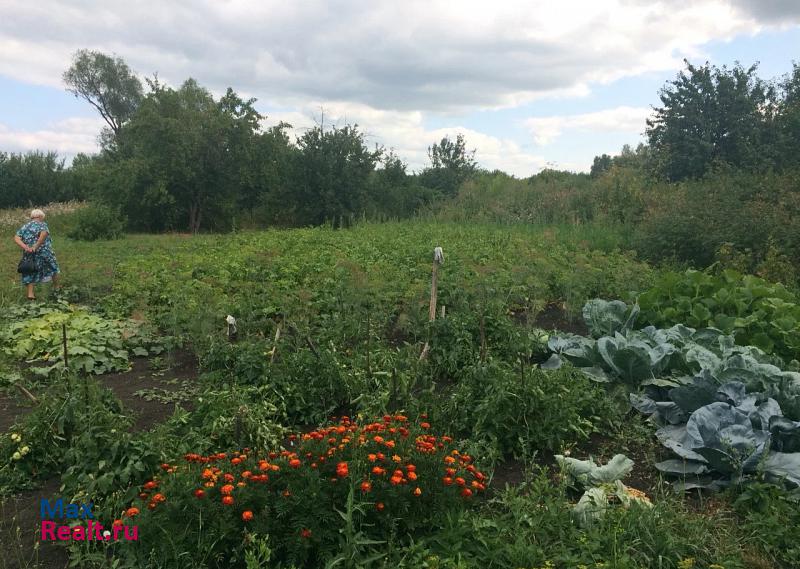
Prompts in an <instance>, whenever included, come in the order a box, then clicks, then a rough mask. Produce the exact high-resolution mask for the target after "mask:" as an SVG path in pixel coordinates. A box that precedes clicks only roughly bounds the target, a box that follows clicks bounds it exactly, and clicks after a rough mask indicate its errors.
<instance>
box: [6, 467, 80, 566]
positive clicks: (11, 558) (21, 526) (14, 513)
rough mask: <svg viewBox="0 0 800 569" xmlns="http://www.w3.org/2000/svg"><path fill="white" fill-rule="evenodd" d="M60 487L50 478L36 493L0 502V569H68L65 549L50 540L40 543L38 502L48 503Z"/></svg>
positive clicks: (33, 491)
mask: <svg viewBox="0 0 800 569" xmlns="http://www.w3.org/2000/svg"><path fill="white" fill-rule="evenodd" d="M60 485H61V480H60V479H59V478H58V477H55V478H50V479H49V480H46V481H45V482H44V484H43V485H42V487H41V488H39V489H37V490H30V491H28V492H23V493H22V494H20V495H19V496H15V497H14V498H8V499H5V500H0V569H17V568H20V569H22V568H23V567H25V568H27V567H38V568H42V569H55V568H60V569H63V568H65V567H67V564H68V563H69V556H68V554H67V550H66V548H64V547H63V546H59V545H57V544H55V543H54V542H51V541H39V529H40V525H41V523H42V518H41V517H40V512H39V503H40V501H41V499H42V498H47V499H48V500H51V499H53V497H54V496H58V489H59V486H60ZM36 544H38V545H39V548H38V550H37V548H36Z"/></svg>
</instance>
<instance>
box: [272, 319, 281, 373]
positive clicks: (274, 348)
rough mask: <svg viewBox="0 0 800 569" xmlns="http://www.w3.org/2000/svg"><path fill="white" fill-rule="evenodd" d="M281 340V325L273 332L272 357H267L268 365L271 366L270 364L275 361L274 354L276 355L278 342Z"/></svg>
mask: <svg viewBox="0 0 800 569" xmlns="http://www.w3.org/2000/svg"><path fill="white" fill-rule="evenodd" d="M280 339H281V325H280V324H278V328H277V329H276V330H275V339H274V340H273V341H272V355H270V357H269V365H272V362H274V361H275V354H277V353H278V340H280Z"/></svg>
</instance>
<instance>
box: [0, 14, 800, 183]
mask: <svg viewBox="0 0 800 569" xmlns="http://www.w3.org/2000/svg"><path fill="white" fill-rule="evenodd" d="M2 4H3V7H2V18H0V75H4V76H6V77H9V78H11V79H13V80H17V81H22V82H27V83H34V84H41V85H48V86H52V87H56V88H59V89H61V88H63V85H62V84H61V74H62V73H63V71H64V70H65V69H66V68H67V67H68V66H69V63H70V58H71V55H72V53H73V52H74V51H76V50H77V49H81V48H89V49H97V50H101V51H104V52H108V53H116V54H117V55H119V56H121V57H123V58H124V59H125V60H126V61H127V62H128V63H129V64H130V65H131V67H132V68H133V69H135V70H136V71H137V72H139V73H140V74H142V75H143V76H144V75H146V76H150V75H152V74H153V73H154V72H158V74H159V77H160V78H161V79H162V80H164V81H166V82H168V83H171V84H173V85H175V84H179V83H180V82H182V81H183V80H184V79H186V78H188V77H194V78H196V79H197V80H198V81H199V83H200V84H201V85H203V86H206V87H208V88H209V89H210V90H212V91H213V92H214V93H217V94H220V93H222V92H224V90H225V89H226V88H227V87H228V86H232V87H233V88H234V89H236V90H237V91H238V92H239V93H241V94H242V95H244V96H248V97H251V96H252V97H257V98H258V99H259V101H260V103H259V104H260V106H261V108H282V109H286V110H285V111H283V112H281V113H273V116H272V117H271V120H274V121H277V120H278V119H280V118H282V117H283V118H284V120H288V121H289V122H291V123H293V124H295V126H296V127H298V128H302V127H307V126H310V125H311V124H313V120H312V117H313V116H319V114H320V113H319V110H320V107H324V108H325V109H326V116H328V113H330V115H329V116H330V119H331V120H332V121H333V120H340V121H344V120H347V121H348V122H359V123H360V124H361V125H362V126H363V127H364V128H365V129H366V130H367V132H368V134H370V135H371V137H372V138H371V139H370V140H374V141H375V142H378V143H381V144H384V145H387V146H388V145H391V146H393V147H394V148H395V149H396V151H397V153H398V154H399V155H400V156H401V157H402V158H404V159H405V160H407V161H408V163H409V165H410V166H411V167H412V168H415V169H418V168H420V167H421V166H423V165H424V164H425V162H426V160H427V156H426V148H427V146H428V145H429V144H431V143H432V142H434V141H435V140H437V139H438V138H441V136H443V135H445V134H449V135H454V133H456V132H462V133H464V134H465V135H466V137H467V141H468V144H470V145H471V147H475V148H477V150H478V159H479V161H480V162H481V164H482V165H483V166H484V167H487V168H502V169H505V170H507V171H509V172H512V173H515V174H518V175H523V176H524V175H530V174H531V173H534V172H535V171H537V170H538V169H540V168H541V167H543V166H544V165H545V159H544V158H543V157H542V156H540V155H539V154H538V153H536V152H535V151H534V152H531V151H529V150H527V149H526V147H525V146H524V145H522V144H520V142H518V141H515V140H513V139H512V138H511V137H510V136H509V137H504V136H490V135H488V134H486V133H483V132H478V131H476V130H469V129H466V128H463V127H461V126H460V125H459V124H457V123H458V122H459V121H457V120H455V119H452V117H454V116H456V114H458V116H464V115H465V114H467V113H469V112H472V111H475V110H478V109H496V108H503V107H515V106H519V105H521V104H523V103H526V102H530V101H532V100H536V99H540V98H543V97H559V98H560V97H576V96H582V95H586V94H588V93H589V92H590V91H591V88H592V86H593V85H595V84H598V83H609V82H612V81H615V80H617V79H619V78H622V77H629V76H635V75H638V74H641V73H644V72H650V71H664V70H669V71H672V70H674V69H677V68H680V67H681V66H682V61H681V60H682V58H683V57H690V58H695V59H696V58H697V57H699V56H701V55H702V52H701V50H702V48H703V46H704V45H706V44H707V43H708V42H709V41H712V40H726V39H730V38H733V37H735V36H736V35H739V34H752V33H756V32H757V31H758V30H760V29H762V28H763V27H765V26H776V25H788V24H797V23H800V10H798V6H799V5H800V3H798V2H797V1H796V0H763V1H757V0H694V1H692V2H683V1H681V2H678V1H677V0H660V1H652V0H561V1H559V2H553V1H551V0H504V1H503V2H497V1H492V2H490V1H486V0H462V1H461V2H458V3H453V2H451V1H449V0H405V1H403V2H374V1H367V0H338V1H336V2H330V1H326V0H308V1H305V2H285V1H279V0H227V1H222V0H171V1H164V0H142V1H139V2H122V1H119V0H74V1H71V2H64V1H63V0H37V1H35V2H31V1H30V0H4V1H3V3H2ZM643 112H644V110H643V109H638V108H627V107H619V108H617V109H610V110H607V111H601V112H598V113H587V114H583V115H569V116H554V117H535V118H532V119H530V120H529V121H528V122H527V123H526V127H527V128H528V129H529V130H530V131H531V132H532V133H533V136H534V140H535V142H536V143H537V144H539V145H542V146H543V145H546V144H548V143H550V142H552V141H553V140H554V139H555V138H557V137H558V136H560V135H561V134H562V133H565V132H569V131H581V130H591V131H611V130H613V131H615V132H616V131H623V132H632V133H633V132H635V133H639V132H641V131H642V130H643V129H644V115H643V114H642V113H643ZM2 113H3V110H2V109H0V123H2V122H3V116H2ZM434 114H435V115H436V116H437V119H438V120H437V124H448V122H449V123H452V124H450V126H448V128H443V129H432V128H428V127H427V126H426V124H427V121H428V119H429V118H430V117H431V116H432V115H434ZM448 117H450V119H451V120H449V121H448ZM100 126H101V123H99V121H96V122H93V123H90V122H86V123H81V124H80V125H77V124H58V125H52V126H51V127H48V128H47V129H44V130H40V131H36V132H23V131H19V130H17V131H12V130H11V129H9V128H7V127H0V147H4V148H7V149H17V150H25V149H32V148H53V149H55V150H59V151H61V152H63V153H65V154H70V155H71V154H74V153H75V152H86V151H92V150H94V149H95V148H96V144H95V137H96V135H97V133H98V132H99V130H100ZM562 166H568V165H566V164H563V165H562Z"/></svg>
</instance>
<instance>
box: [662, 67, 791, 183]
mask: <svg viewBox="0 0 800 569" xmlns="http://www.w3.org/2000/svg"><path fill="white" fill-rule="evenodd" d="M756 68H757V66H756V65H754V66H752V67H750V68H747V69H745V68H744V67H742V66H741V65H739V64H737V65H736V66H734V67H733V68H732V69H728V68H726V67H724V66H723V67H722V69H719V68H717V67H714V66H712V65H709V64H708V63H706V64H705V65H704V66H702V67H696V66H694V65H692V64H690V63H689V62H688V61H686V70H683V71H681V72H680V73H679V74H678V77H677V79H675V80H674V81H672V82H669V83H667V85H666V86H665V87H664V88H663V89H662V90H661V93H660V98H661V103H662V105H663V106H662V107H660V108H656V109H655V116H654V118H652V119H648V121H647V135H648V138H649V140H650V145H651V146H652V147H653V150H654V152H655V153H656V156H657V162H658V164H659V166H658V167H659V170H660V171H661V172H662V173H663V175H664V176H665V177H666V178H667V179H669V180H671V181H678V180H684V179H686V178H700V177H702V176H703V175H705V174H706V173H708V172H709V170H710V168H711V167H712V166H713V164H714V163H716V162H726V163H728V164H735V165H737V166H740V167H742V168H744V169H753V168H755V167H756V166H757V165H760V164H763V163H764V157H763V156H761V154H762V152H764V151H765V150H766V149H767V146H766V143H767V141H768V137H767V128H768V125H769V122H768V121H769V118H770V112H766V113H765V112H764V109H770V111H771V108H770V107H771V105H772V104H774V103H775V102H776V98H775V93H774V91H773V90H772V89H771V87H770V85H769V84H768V83H766V82H765V81H763V80H761V79H760V78H758V77H757V76H756V74H755V73H756Z"/></svg>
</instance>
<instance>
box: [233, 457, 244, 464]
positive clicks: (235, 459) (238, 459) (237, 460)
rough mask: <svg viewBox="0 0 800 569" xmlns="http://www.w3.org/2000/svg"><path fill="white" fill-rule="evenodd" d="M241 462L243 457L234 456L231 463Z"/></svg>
mask: <svg viewBox="0 0 800 569" xmlns="http://www.w3.org/2000/svg"><path fill="white" fill-rule="evenodd" d="M241 462H242V459H240V458H232V459H231V464H239V463H241Z"/></svg>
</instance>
